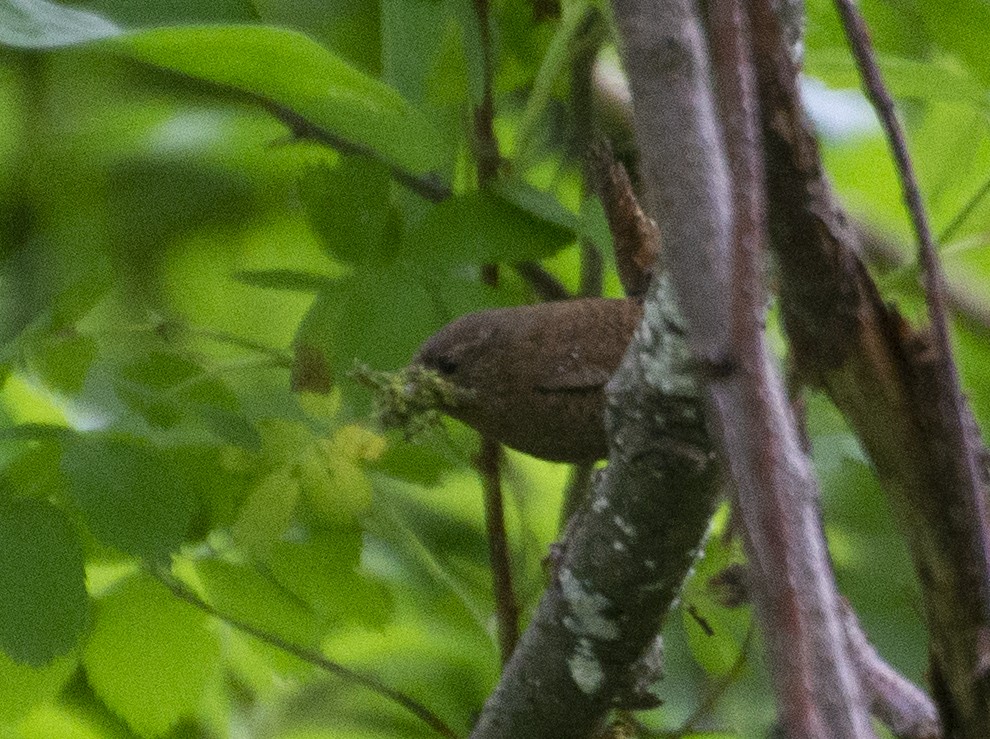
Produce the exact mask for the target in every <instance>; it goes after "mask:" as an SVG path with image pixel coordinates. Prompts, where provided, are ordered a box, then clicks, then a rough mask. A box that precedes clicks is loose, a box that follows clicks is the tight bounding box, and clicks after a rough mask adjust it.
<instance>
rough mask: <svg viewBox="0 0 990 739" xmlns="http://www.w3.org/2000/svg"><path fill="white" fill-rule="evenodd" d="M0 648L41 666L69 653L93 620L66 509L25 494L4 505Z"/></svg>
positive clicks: (0, 526)
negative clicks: (89, 616) (24, 497)
mask: <svg viewBox="0 0 990 739" xmlns="http://www.w3.org/2000/svg"><path fill="white" fill-rule="evenodd" d="M0 593H3V597H2V598H0V649H3V651H4V652H6V653H7V654H8V655H10V657H12V658H13V659H14V660H16V661H18V662H23V663H25V664H29V665H34V666H39V665H43V664H45V663H48V662H50V661H51V660H53V659H54V658H55V657H59V656H61V655H64V654H67V653H68V652H69V651H70V650H71V649H73V648H74V647H75V645H76V642H77V641H78V639H79V636H80V635H81V634H82V631H83V629H84V628H85V626H86V622H87V619H88V615H89V614H88V606H89V604H88V601H87V598H86V586H85V573H84V571H83V552H82V545H81V544H80V543H79V540H78V538H77V536H76V532H75V530H74V529H73V528H72V525H71V524H70V523H69V521H68V519H67V518H66V516H65V514H63V513H62V512H61V511H60V510H58V509H57V508H55V507H54V506H52V505H50V504H49V503H46V502H43V501H40V500H33V499H22V500H16V501H13V502H10V503H7V504H6V505H3V506H2V507H0Z"/></svg>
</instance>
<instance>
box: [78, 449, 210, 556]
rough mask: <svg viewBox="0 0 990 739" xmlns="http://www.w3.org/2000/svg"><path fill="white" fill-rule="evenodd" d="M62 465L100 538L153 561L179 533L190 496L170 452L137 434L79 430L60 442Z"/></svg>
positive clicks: (168, 549)
mask: <svg viewBox="0 0 990 739" xmlns="http://www.w3.org/2000/svg"><path fill="white" fill-rule="evenodd" d="M62 469H63V471H64V472H65V474H66V476H67V477H68V480H69V490H70V492H71V494H72V496H73V498H74V499H75V501H76V503H77V504H78V505H79V507H80V508H81V509H82V512H83V514H84V515H85V516H86V520H87V522H88V524H89V528H90V530H91V531H92V532H93V534H94V535H95V536H96V538H97V539H99V540H100V541H102V542H103V543H105V544H108V545H110V546H112V547H116V548H118V549H120V550H122V551H124V552H126V553H128V554H132V555H135V556H138V557H146V558H148V559H152V560H158V559H162V558H164V557H167V556H168V554H169V553H170V552H172V551H173V550H175V549H176V548H177V547H178V546H179V545H180V544H181V543H182V541H183V539H184V538H185V535H186V533H187V532H188V530H189V525H190V522H191V520H192V515H193V511H194V509H195V506H196V499H195V496H194V494H193V483H192V481H191V480H190V479H188V478H187V477H186V474H185V472H184V470H183V469H182V468H181V467H180V466H179V465H178V464H177V463H176V460H175V459H174V454H172V453H169V452H166V451H164V450H160V449H156V448H155V447H153V446H151V445H150V444H147V443H145V442H142V441H140V440H138V439H129V438H124V437H118V438H114V437H104V436H98V435H84V436H79V437H77V438H76V439H73V440H72V441H71V442H70V443H68V444H67V445H66V449H65V452H64V454H63V456H62Z"/></svg>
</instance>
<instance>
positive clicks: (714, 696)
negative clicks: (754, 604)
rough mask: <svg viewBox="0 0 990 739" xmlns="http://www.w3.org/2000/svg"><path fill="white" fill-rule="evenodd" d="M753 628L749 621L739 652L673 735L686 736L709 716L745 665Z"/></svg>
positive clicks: (751, 641) (694, 730)
mask: <svg viewBox="0 0 990 739" xmlns="http://www.w3.org/2000/svg"><path fill="white" fill-rule="evenodd" d="M753 629H754V624H753V622H750V624H749V628H748V629H747V630H746V636H745V638H744V639H743V643H742V644H741V645H740V646H739V654H738V655H737V656H736V659H735V661H734V662H733V663H732V666H731V667H730V668H729V671H728V672H726V673H725V674H724V675H723V676H722V677H721V678H720V679H719V680H718V681H717V682H716V683H715V685H714V686H713V687H712V688H711V689H710V690H708V691H707V693H706V694H705V697H704V698H702V699H701V702H700V703H699V704H698V706H697V707H696V708H695V709H694V711H692V712H691V715H690V716H688V717H687V718H686V719H685V720H684V723H683V724H681V727H680V728H679V729H678V730H677V731H676V732H675V733H674V736H688V735H689V734H693V733H694V732H696V731H697V730H698V724H699V723H701V721H703V720H704V719H705V718H707V717H708V716H709V714H710V713H711V711H712V709H713V708H714V707H715V705H716V704H717V703H718V702H719V700H721V699H722V696H724V695H725V693H726V691H728V689H729V688H731V687H732V686H733V685H734V684H735V683H736V680H737V679H738V678H739V675H740V674H741V673H742V671H743V669H744V668H745V667H746V662H747V661H748V660H749V650H750V647H751V646H752V643H753Z"/></svg>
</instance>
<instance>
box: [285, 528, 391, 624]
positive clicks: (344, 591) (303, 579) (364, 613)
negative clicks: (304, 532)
mask: <svg viewBox="0 0 990 739" xmlns="http://www.w3.org/2000/svg"><path fill="white" fill-rule="evenodd" d="M361 536H362V531H361V528H360V527H359V526H358V525H357V524H356V523H354V525H352V526H349V527H342V526H338V527H335V528H333V529H331V530H329V531H325V532H323V533H321V534H318V535H315V536H313V537H312V538H310V539H308V540H306V541H302V542H295V541H293V542H288V541H284V542H279V543H278V544H277V545H276V547H275V549H274V551H273V552H272V556H271V558H270V559H269V561H268V565H269V567H270V568H271V572H272V575H273V576H274V577H275V578H276V579H277V580H278V581H279V582H280V583H281V584H282V585H283V586H285V587H286V588H287V589H288V590H289V591H290V592H292V593H293V594H294V595H296V596H297V597H298V598H300V599H301V600H302V601H303V602H305V603H307V604H309V605H310V606H311V607H312V608H313V610H314V611H315V613H316V614H318V615H319V616H320V619H321V620H322V621H323V622H324V623H331V624H336V623H342V622H353V623H359V624H362V625H364V626H370V627H381V626H383V625H384V623H385V622H386V621H387V619H388V617H389V615H390V614H391V609H392V602H391V598H390V595H389V592H388V590H387V589H386V588H385V587H384V585H382V584H381V583H379V582H376V581H374V580H371V579H369V578H367V577H365V576H364V575H362V574H360V573H358V572H356V571H355V570H356V568H357V566H358V562H359V560H360V555H361V546H362V541H361Z"/></svg>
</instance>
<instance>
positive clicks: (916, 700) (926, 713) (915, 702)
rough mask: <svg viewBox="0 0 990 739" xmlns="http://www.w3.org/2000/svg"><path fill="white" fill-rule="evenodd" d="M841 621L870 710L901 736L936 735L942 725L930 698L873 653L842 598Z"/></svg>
mask: <svg viewBox="0 0 990 739" xmlns="http://www.w3.org/2000/svg"><path fill="white" fill-rule="evenodd" d="M842 621H843V625H844V626H845V630H846V638H847V639H848V640H849V647H850V651H851V652H852V655H853V659H854V660H855V661H856V666H857V669H858V670H859V675H860V680H861V681H862V683H863V689H864V690H865V691H866V695H867V698H868V699H869V701H870V711H871V713H873V715H874V716H876V717H877V718H878V719H880V720H881V721H882V722H883V723H884V725H885V726H887V728H889V729H890V730H891V732H892V733H893V734H894V736H897V737H900V738H901V739H940V738H941V737H942V736H943V734H942V726H941V723H940V722H939V720H938V711H936V710H935V704H934V703H933V702H932V699H931V698H929V697H928V695H926V694H925V691H923V690H922V689H921V688H919V687H918V686H917V685H915V684H914V683H912V682H911V681H910V680H908V679H907V678H906V677H904V676H903V675H901V674H900V673H899V672H897V671H896V670H895V669H894V668H893V667H891V666H890V665H889V664H887V662H886V661H884V659H883V657H881V656H880V655H879V654H877V650H876V649H874V648H873V645H872V644H870V642H869V640H868V639H867V638H866V634H864V633H863V627H862V626H860V623H859V619H858V618H856V614H855V613H853V610H852V608H850V607H849V604H848V603H845V602H843V604H842Z"/></svg>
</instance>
